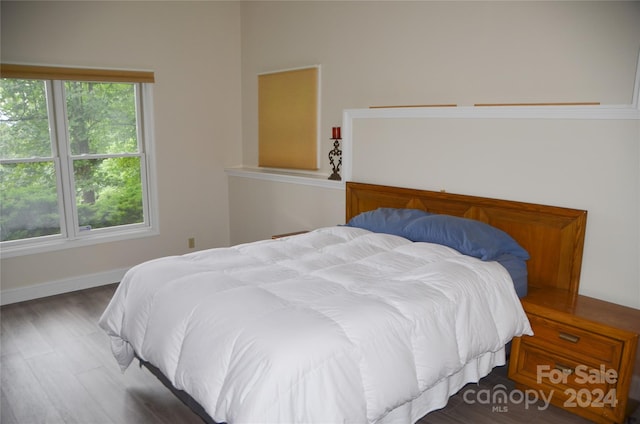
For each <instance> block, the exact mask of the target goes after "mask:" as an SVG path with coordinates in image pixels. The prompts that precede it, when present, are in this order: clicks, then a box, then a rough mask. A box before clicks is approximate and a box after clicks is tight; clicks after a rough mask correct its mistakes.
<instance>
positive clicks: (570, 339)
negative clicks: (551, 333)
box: [558, 332, 580, 343]
mask: <svg viewBox="0 0 640 424" xmlns="http://www.w3.org/2000/svg"><path fill="white" fill-rule="evenodd" d="M558 337H560V338H561V339H562V340H565V341H568V342H570V343H578V342H579V341H580V337H578V336H574V335H573V334H569V333H563V332H560V333H559V334H558Z"/></svg>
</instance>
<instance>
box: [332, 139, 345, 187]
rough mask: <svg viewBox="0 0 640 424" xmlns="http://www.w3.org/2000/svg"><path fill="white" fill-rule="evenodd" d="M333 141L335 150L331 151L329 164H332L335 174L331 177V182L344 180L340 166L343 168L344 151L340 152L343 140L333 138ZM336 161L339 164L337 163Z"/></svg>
mask: <svg viewBox="0 0 640 424" xmlns="http://www.w3.org/2000/svg"><path fill="white" fill-rule="evenodd" d="M331 140H333V149H332V150H331V151H329V163H330V164H331V168H333V172H332V173H331V175H330V176H329V179H330V180H337V181H340V180H342V177H341V176H340V166H342V150H340V140H342V139H341V138H332V139H331ZM336 159H337V161H338V163H336Z"/></svg>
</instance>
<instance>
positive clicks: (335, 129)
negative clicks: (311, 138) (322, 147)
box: [331, 127, 342, 140]
mask: <svg viewBox="0 0 640 424" xmlns="http://www.w3.org/2000/svg"><path fill="white" fill-rule="evenodd" d="M331 135H332V137H331V138H332V139H334V140H335V139H337V138H339V139H341V138H342V137H340V127H333V128H332V132H331Z"/></svg>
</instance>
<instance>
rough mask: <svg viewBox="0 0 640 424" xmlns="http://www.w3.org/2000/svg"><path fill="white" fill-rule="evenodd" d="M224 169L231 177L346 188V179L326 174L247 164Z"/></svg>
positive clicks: (339, 188)
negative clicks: (331, 177) (338, 178)
mask: <svg viewBox="0 0 640 424" xmlns="http://www.w3.org/2000/svg"><path fill="white" fill-rule="evenodd" d="M224 171H225V173H226V174H227V175H228V176H230V177H241V178H253V179H256V180H263V181H275V182H279V183H290V184H301V185H308V186H314V187H322V188H330V189H336V190H344V180H343V181H335V180H329V179H328V178H329V177H328V175H326V174H319V173H310V172H309V173H306V172H296V171H287V170H280V169H265V168H252V167H246V166H238V167H233V168H226V169H225V170H224Z"/></svg>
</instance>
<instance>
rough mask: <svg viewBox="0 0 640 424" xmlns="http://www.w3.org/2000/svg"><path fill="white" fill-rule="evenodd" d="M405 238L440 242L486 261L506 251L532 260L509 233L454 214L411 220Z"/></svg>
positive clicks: (405, 230) (404, 234)
mask: <svg viewBox="0 0 640 424" xmlns="http://www.w3.org/2000/svg"><path fill="white" fill-rule="evenodd" d="M401 235H402V236H403V237H405V238H408V239H409V240H412V241H422V242H428V243H438V244H442V245H445V246H449V247H451V248H453V249H456V250H457V251H459V252H460V253H463V254H465V255H469V256H474V257H476V258H479V259H482V260H483V261H493V260H495V259H496V258H497V257H499V256H500V255H503V254H507V253H508V254H511V255H513V256H516V257H518V258H520V259H522V260H527V259H529V253H528V252H527V251H526V250H524V249H523V248H522V247H521V246H520V245H519V244H518V243H517V242H516V241H515V240H514V239H513V238H512V237H511V236H510V235H509V234H507V233H505V232H504V231H502V230H499V229H497V228H495V227H492V226H491V225H489V224H485V223H484V222H480V221H476V220H473V219H468V218H460V217H457V216H451V215H429V216H425V217H422V218H418V219H415V220H413V221H411V222H410V223H409V224H407V226H406V227H405V228H404V231H403V234H401Z"/></svg>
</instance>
